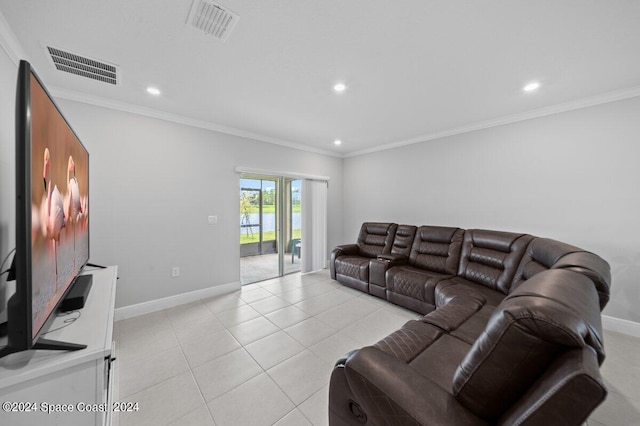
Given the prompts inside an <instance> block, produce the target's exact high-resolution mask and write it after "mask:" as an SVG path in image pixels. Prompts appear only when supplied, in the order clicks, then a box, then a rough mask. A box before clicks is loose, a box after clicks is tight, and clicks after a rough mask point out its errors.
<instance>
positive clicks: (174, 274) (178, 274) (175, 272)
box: [171, 266, 180, 278]
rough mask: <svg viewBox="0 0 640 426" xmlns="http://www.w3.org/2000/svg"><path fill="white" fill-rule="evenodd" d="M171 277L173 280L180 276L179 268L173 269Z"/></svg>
mask: <svg viewBox="0 0 640 426" xmlns="http://www.w3.org/2000/svg"><path fill="white" fill-rule="evenodd" d="M171 276H172V277H173V278H177V277H179V276H180V268H179V267H177V266H174V267H173V268H171Z"/></svg>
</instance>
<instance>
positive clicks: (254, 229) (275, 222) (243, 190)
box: [240, 174, 302, 284]
mask: <svg viewBox="0 0 640 426" xmlns="http://www.w3.org/2000/svg"><path fill="white" fill-rule="evenodd" d="M301 212H302V204H301V182H300V180H297V179H290V178H285V177H278V176H259V175H248V174H242V175H241V176H240V282H241V283H242V284H250V283H253V282H257V281H263V280H266V279H270V278H275V277H279V276H282V275H285V274H289V273H292V272H297V271H300V255H301V239H302V229H301Z"/></svg>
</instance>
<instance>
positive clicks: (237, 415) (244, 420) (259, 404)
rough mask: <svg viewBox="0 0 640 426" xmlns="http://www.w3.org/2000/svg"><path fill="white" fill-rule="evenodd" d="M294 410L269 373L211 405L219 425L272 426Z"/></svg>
mask: <svg viewBox="0 0 640 426" xmlns="http://www.w3.org/2000/svg"><path fill="white" fill-rule="evenodd" d="M293 408H295V407H294V405H293V403H292V402H291V400H290V399H289V398H288V397H287V395H285V394H284V392H282V390H280V388H279V387H278V386H277V385H276V384H275V383H274V382H273V380H272V379H271V377H269V375H267V374H266V373H263V374H260V375H259V376H256V377H254V378H252V379H251V380H249V381H247V382H245V383H243V384H242V385H240V386H238V387H236V388H235V389H233V390H231V391H229V392H227V393H225V394H224V395H221V396H219V397H218V398H216V399H214V400H213V401H211V402H210V403H209V409H210V411H211V413H212V414H213V418H214V420H215V422H216V425H218V426H225V425H229V426H236V425H256V426H259V425H265V426H268V425H272V424H273V423H275V422H276V421H277V420H278V419H280V418H282V417H283V416H284V415H286V414H287V413H288V412H289V411H291V410H292V409H293Z"/></svg>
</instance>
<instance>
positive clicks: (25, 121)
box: [0, 61, 91, 357]
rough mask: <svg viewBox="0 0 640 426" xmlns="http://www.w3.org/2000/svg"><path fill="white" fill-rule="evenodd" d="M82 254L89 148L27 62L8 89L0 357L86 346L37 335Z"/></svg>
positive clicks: (85, 249)
mask: <svg viewBox="0 0 640 426" xmlns="http://www.w3.org/2000/svg"><path fill="white" fill-rule="evenodd" d="M88 260H89V153H88V151H87V150H86V148H85V147H84V145H83V144H82V142H80V139H79V138H78V136H77V135H76V133H75V132H74V131H73V129H72V128H71V126H70V125H69V123H68V122H67V120H66V119H65V118H64V116H63V115H62V113H61V112H60V109H59V108H58V107H57V105H56V103H55V102H54V101H53V99H52V97H51V95H50V94H49V92H48V91H47V90H46V88H45V87H44V85H43V83H42V81H41V80H40V78H39V77H38V76H37V74H36V73H35V71H34V70H33V68H32V67H31V65H30V64H29V63H28V62H27V61H21V62H20V67H19V71H18V82H17V91H16V254H15V257H14V262H13V272H14V273H15V278H16V291H15V293H14V294H13V295H12V296H11V298H10V299H9V301H8V304H7V336H8V337H7V345H6V346H5V347H3V348H1V349H0V357H3V356H5V355H8V354H10V353H14V352H20V351H24V350H29V349H53V350H76V349H82V348H84V347H86V346H84V345H81V344H77V343H69V342H56V341H52V340H48V339H45V338H43V337H42V335H43V334H44V333H45V332H46V330H47V328H48V326H49V325H50V322H51V321H52V320H53V318H55V316H56V312H57V310H58V307H59V305H60V303H61V302H62V301H63V299H64V297H65V295H66V294H67V293H68V292H69V290H70V289H71V288H72V286H73V285H74V283H76V281H77V280H78V279H80V280H81V281H83V283H84V285H86V283H87V281H89V280H90V279H91V276H87V275H82V276H81V275H80V273H81V272H82V270H83V268H84V267H85V265H86V264H87V262H88Z"/></svg>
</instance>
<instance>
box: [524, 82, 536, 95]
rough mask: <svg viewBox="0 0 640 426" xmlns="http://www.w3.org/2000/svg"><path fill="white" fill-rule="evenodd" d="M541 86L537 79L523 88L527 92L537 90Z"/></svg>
mask: <svg viewBox="0 0 640 426" xmlns="http://www.w3.org/2000/svg"><path fill="white" fill-rule="evenodd" d="M539 87H540V83H539V82H537V81H532V82H531V83H529V84H527V85H526V86H524V87H523V88H522V90H524V91H525V92H535V91H536V90H538V88H539Z"/></svg>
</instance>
